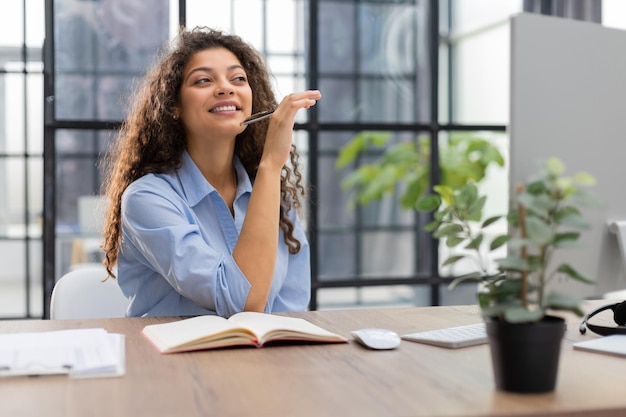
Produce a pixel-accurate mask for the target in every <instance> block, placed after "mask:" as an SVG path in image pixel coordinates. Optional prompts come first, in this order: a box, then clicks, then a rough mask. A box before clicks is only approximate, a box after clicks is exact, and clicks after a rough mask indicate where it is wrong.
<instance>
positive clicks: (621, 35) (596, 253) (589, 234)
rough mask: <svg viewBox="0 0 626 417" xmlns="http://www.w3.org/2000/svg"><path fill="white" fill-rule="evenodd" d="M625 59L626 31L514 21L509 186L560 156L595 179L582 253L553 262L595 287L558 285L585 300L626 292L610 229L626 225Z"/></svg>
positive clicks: (563, 253)
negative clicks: (597, 204)
mask: <svg viewBox="0 0 626 417" xmlns="http://www.w3.org/2000/svg"><path fill="white" fill-rule="evenodd" d="M624 51H626V31H622V30H617V29H609V28H605V27H603V26H601V25H599V24H595V23H589V22H581V21H575V20H569V19H563V18H556V17H548V16H542V15H536V14H524V13H522V14H520V15H516V16H514V17H512V19H511V80H510V82H511V91H510V93H511V94H510V99H511V107H510V126H509V138H510V146H511V149H510V178H509V179H510V184H511V186H512V187H514V185H515V184H516V183H518V182H520V181H522V180H524V179H526V178H528V176H529V175H530V174H531V173H533V172H535V171H536V168H537V165H538V163H540V162H542V161H545V160H546V159H547V158H548V157H551V156H556V157H558V158H560V159H561V160H562V161H563V163H564V164H565V166H566V170H567V172H566V174H567V173H569V174H573V173H575V172H578V171H587V172H589V173H590V174H591V175H593V176H594V177H595V178H596V180H597V185H596V186H595V187H594V188H592V189H591V190H590V191H592V192H593V193H595V194H596V195H598V196H599V197H600V198H601V199H602V200H603V202H604V206H603V207H602V208H593V209H589V210H586V211H585V214H586V217H587V219H588V220H590V222H591V228H590V229H588V230H585V231H583V235H582V238H581V239H580V243H581V248H580V249H564V250H560V251H559V253H558V254H557V256H555V259H554V261H555V262H559V261H565V262H568V263H570V264H571V265H572V266H574V267H575V268H576V269H578V270H580V271H581V272H584V273H585V274H587V275H588V276H590V277H591V278H593V279H594V280H595V281H596V284H595V286H589V285H585V284H582V283H578V282H574V281H572V280H568V279H565V278H563V279H558V280H557V282H556V283H555V284H554V285H558V286H559V290H561V291H564V292H568V293H570V294H573V295H577V296H581V297H593V296H602V295H603V294H605V293H607V292H611V291H617V290H623V289H626V276H625V267H624V265H625V263H624V259H625V256H624V251H623V249H621V248H620V245H619V240H618V235H616V234H614V233H612V232H611V231H610V230H609V226H608V223H609V222H612V221H616V222H621V221H623V222H625V223H623V224H622V225H626V53H624ZM513 189H514V188H511V190H513ZM620 224H621V223H620ZM623 230H625V231H626V226H625V227H623Z"/></svg>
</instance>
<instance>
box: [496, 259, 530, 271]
mask: <svg viewBox="0 0 626 417" xmlns="http://www.w3.org/2000/svg"><path fill="white" fill-rule="evenodd" d="M496 262H497V263H498V266H499V267H500V268H502V269H504V270H507V271H508V270H513V271H525V270H527V269H528V262H526V261H525V260H524V259H522V258H520V257H519V256H508V257H506V258H503V259H498V260H497V261H496Z"/></svg>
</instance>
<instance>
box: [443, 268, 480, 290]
mask: <svg viewBox="0 0 626 417" xmlns="http://www.w3.org/2000/svg"><path fill="white" fill-rule="evenodd" d="M482 279H483V277H482V275H481V274H480V273H479V272H476V271H475V272H470V273H469V274H465V275H461V276H458V277H456V278H455V279H454V280H452V282H451V283H450V284H448V289H449V290H453V289H454V288H456V287H457V286H458V285H459V284H461V283H463V282H465V281H475V282H481V281H482Z"/></svg>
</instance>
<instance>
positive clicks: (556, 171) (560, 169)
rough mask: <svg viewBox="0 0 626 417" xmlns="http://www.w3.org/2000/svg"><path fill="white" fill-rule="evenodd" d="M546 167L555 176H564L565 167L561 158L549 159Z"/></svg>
mask: <svg viewBox="0 0 626 417" xmlns="http://www.w3.org/2000/svg"><path fill="white" fill-rule="evenodd" d="M546 167H547V168H548V172H549V173H550V174H552V175H554V176H559V175H563V173H564V172H565V165H564V164H563V162H562V161H561V160H560V159H559V158H556V157H550V158H548V161H547V162H546Z"/></svg>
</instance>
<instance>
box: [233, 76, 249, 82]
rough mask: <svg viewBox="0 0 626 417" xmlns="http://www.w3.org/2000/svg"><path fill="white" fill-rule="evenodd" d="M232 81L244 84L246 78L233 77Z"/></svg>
mask: <svg viewBox="0 0 626 417" xmlns="http://www.w3.org/2000/svg"><path fill="white" fill-rule="evenodd" d="M234 81H237V82H242V83H245V82H246V77H244V76H243V75H242V76H241V77H235V78H234Z"/></svg>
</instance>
